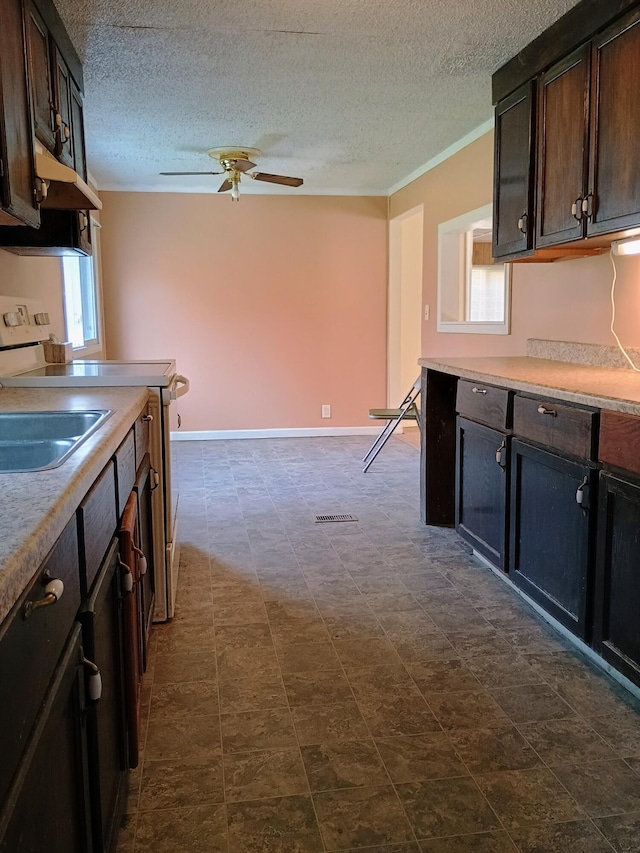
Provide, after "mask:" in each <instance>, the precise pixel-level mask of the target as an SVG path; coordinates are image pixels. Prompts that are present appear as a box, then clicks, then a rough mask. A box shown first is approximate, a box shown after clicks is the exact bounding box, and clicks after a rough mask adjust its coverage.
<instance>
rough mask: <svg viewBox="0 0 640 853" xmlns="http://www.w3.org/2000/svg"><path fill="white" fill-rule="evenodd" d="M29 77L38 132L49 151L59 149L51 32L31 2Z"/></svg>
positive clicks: (29, 10)
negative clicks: (52, 72)
mask: <svg viewBox="0 0 640 853" xmlns="http://www.w3.org/2000/svg"><path fill="white" fill-rule="evenodd" d="M26 30H27V48H28V65H29V79H30V82H31V100H32V106H33V120H34V125H35V132H36V136H37V137H38V139H39V140H40V142H42V144H43V145H44V146H45V148H48V149H49V151H51V152H52V153H53V152H55V150H56V133H55V130H56V124H55V114H56V111H55V108H54V103H53V84H52V80H51V68H52V65H51V51H50V47H49V32H48V30H47V27H46V25H45V23H44V21H43V20H42V18H41V17H40V15H39V13H38V11H37V10H36V8H35V7H34V5H33V4H32V3H28V4H27V8H26Z"/></svg>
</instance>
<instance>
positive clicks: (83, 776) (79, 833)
mask: <svg viewBox="0 0 640 853" xmlns="http://www.w3.org/2000/svg"><path fill="white" fill-rule="evenodd" d="M87 762H88V754H87V738H86V713H85V681H84V673H83V665H82V652H81V646H80V626H79V625H78V624H76V626H75V628H74V629H73V630H72V632H71V635H70V638H69V641H68V643H67V645H66V647H65V651H64V653H63V655H62V657H61V659H60V662H59V664H58V667H57V669H56V673H55V675H54V677H53V679H52V682H51V687H50V689H49V691H48V693H47V695H46V697H45V700H44V702H43V705H42V708H41V711H40V714H39V716H38V719H37V721H36V723H35V726H34V728H33V730H32V733H31V737H30V738H29V742H28V744H27V747H26V749H25V752H24V754H23V756H22V760H21V762H20V765H19V767H18V770H17V773H16V775H15V777H14V780H13V784H12V786H11V789H10V790H9V793H8V795H7V797H6V799H5V801H4V804H3V806H2V812H0V851H2V853H43V851H46V853H92V851H93V846H92V841H91V832H90V810H89V780H88V763H87Z"/></svg>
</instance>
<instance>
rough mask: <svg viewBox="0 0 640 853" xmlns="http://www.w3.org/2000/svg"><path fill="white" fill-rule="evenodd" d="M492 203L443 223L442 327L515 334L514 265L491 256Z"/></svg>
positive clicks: (440, 240)
mask: <svg viewBox="0 0 640 853" xmlns="http://www.w3.org/2000/svg"><path fill="white" fill-rule="evenodd" d="M491 215H492V206H491V205H487V206H486V207H481V208H479V209H478V210H472V211H471V212H470V213H467V214H464V216H458V217H457V218H456V219H450V220H449V221H448V222H442V223H440V225H439V226H438V331H439V332H471V333H473V334H483V335H508V334H509V299H510V293H511V265H510V264H501V263H494V262H493V258H492V256H491V236H492V221H491Z"/></svg>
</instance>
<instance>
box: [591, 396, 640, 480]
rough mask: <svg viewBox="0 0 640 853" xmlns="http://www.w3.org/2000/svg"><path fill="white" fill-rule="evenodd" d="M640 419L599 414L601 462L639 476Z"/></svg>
mask: <svg viewBox="0 0 640 853" xmlns="http://www.w3.org/2000/svg"><path fill="white" fill-rule="evenodd" d="M638 448H640V418H639V417H637V416H636V415H627V414H624V413H623V412H609V411H607V410H603V411H602V413H601V414H600V449H599V451H598V458H599V459H600V461H601V462H606V463H608V464H609V465H614V466H615V467H616V468H624V469H625V470H627V471H632V472H633V473H634V474H640V453H638Z"/></svg>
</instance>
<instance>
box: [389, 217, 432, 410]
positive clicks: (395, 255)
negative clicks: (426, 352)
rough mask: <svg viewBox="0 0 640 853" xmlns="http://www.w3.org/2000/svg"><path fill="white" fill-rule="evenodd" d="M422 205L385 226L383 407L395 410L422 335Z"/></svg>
mask: <svg viewBox="0 0 640 853" xmlns="http://www.w3.org/2000/svg"><path fill="white" fill-rule="evenodd" d="M423 220H424V205H422V204H421V205H419V206H418V207H414V208H412V209H411V210H408V211H407V212H406V213H402V214H401V215H400V216H396V217H395V218H394V219H391V220H390V222H389V292H388V314H387V405H388V406H391V407H394V406H397V405H398V404H399V403H400V401H401V400H402V398H403V397H404V395H405V394H406V392H407V391H408V389H409V388H410V387H411V385H412V384H413V382H414V381H415V379H416V377H417V375H418V373H419V369H418V359H419V358H420V355H421V335H422V241H423V233H424V223H423Z"/></svg>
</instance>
